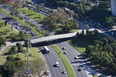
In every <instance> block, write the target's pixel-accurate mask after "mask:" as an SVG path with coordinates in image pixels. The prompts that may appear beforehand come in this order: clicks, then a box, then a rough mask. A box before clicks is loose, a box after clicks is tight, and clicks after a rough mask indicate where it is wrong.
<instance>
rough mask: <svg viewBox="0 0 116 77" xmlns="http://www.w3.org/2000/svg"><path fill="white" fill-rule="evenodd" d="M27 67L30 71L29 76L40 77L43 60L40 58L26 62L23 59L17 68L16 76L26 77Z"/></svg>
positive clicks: (43, 68) (43, 64)
mask: <svg viewBox="0 0 116 77" xmlns="http://www.w3.org/2000/svg"><path fill="white" fill-rule="evenodd" d="M27 68H28V69H29V70H31V71H32V73H31V75H30V76H33V77H36V76H38V77H42V76H43V75H44V70H45V62H44V61H43V60H42V59H40V58H39V59H36V60H33V61H29V63H28V64H27V62H26V61H25V62H23V65H22V66H21V67H20V68H19V71H18V72H17V76H20V77H26V74H25V70H27ZM22 69H23V70H22Z"/></svg>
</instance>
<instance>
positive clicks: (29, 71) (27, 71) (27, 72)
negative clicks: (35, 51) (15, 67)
mask: <svg viewBox="0 0 116 77" xmlns="http://www.w3.org/2000/svg"><path fill="white" fill-rule="evenodd" d="M27 34H28V35H27V70H26V71H25V74H27V77H29V74H31V73H32V71H31V70H29V69H28V65H29V27H28V33H27Z"/></svg>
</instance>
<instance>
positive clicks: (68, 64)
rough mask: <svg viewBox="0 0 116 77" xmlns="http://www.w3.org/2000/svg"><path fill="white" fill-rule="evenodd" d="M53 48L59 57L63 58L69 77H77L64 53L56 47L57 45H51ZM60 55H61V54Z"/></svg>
mask: <svg viewBox="0 0 116 77" xmlns="http://www.w3.org/2000/svg"><path fill="white" fill-rule="evenodd" d="M51 47H52V48H53V49H54V50H55V52H56V53H57V54H58V56H59V57H60V58H61V60H62V62H63V64H64V66H65V68H66V71H67V74H68V77H76V76H75V73H74V71H73V69H72V67H71V65H70V63H69V61H68V60H67V58H66V56H65V55H64V54H63V53H62V51H61V50H60V49H59V48H58V47H57V46H56V45H51ZM59 53H60V54H59Z"/></svg>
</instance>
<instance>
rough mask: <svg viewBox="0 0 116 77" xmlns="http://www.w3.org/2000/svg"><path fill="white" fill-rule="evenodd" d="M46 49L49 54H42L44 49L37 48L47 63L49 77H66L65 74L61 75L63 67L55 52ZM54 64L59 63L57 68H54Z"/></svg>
mask: <svg viewBox="0 0 116 77" xmlns="http://www.w3.org/2000/svg"><path fill="white" fill-rule="evenodd" d="M47 47H48V49H49V50H50V52H49V54H46V53H44V52H45V51H43V49H44V48H43V47H39V49H40V51H41V52H42V54H43V55H44V58H45V60H46V62H47V65H48V67H49V70H50V72H51V77H68V76H67V73H66V74H62V72H63V70H65V67H64V65H63V63H62V61H61V59H60V58H59V56H58V55H57V54H56V52H55V51H54V50H53V49H52V48H51V47H50V46H47ZM55 62H58V63H59V67H56V66H55Z"/></svg>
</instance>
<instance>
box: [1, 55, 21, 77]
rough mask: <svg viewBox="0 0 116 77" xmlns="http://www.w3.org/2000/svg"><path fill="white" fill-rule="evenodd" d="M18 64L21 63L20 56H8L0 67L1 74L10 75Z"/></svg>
mask: <svg viewBox="0 0 116 77" xmlns="http://www.w3.org/2000/svg"><path fill="white" fill-rule="evenodd" d="M20 65H22V61H21V58H20V59H19V58H18V57H13V56H8V57H7V61H6V62H5V64H4V65H3V67H2V71H1V72H2V76H3V77H12V76H13V74H14V73H15V72H16V71H17V70H18V67H19V66H20Z"/></svg>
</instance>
